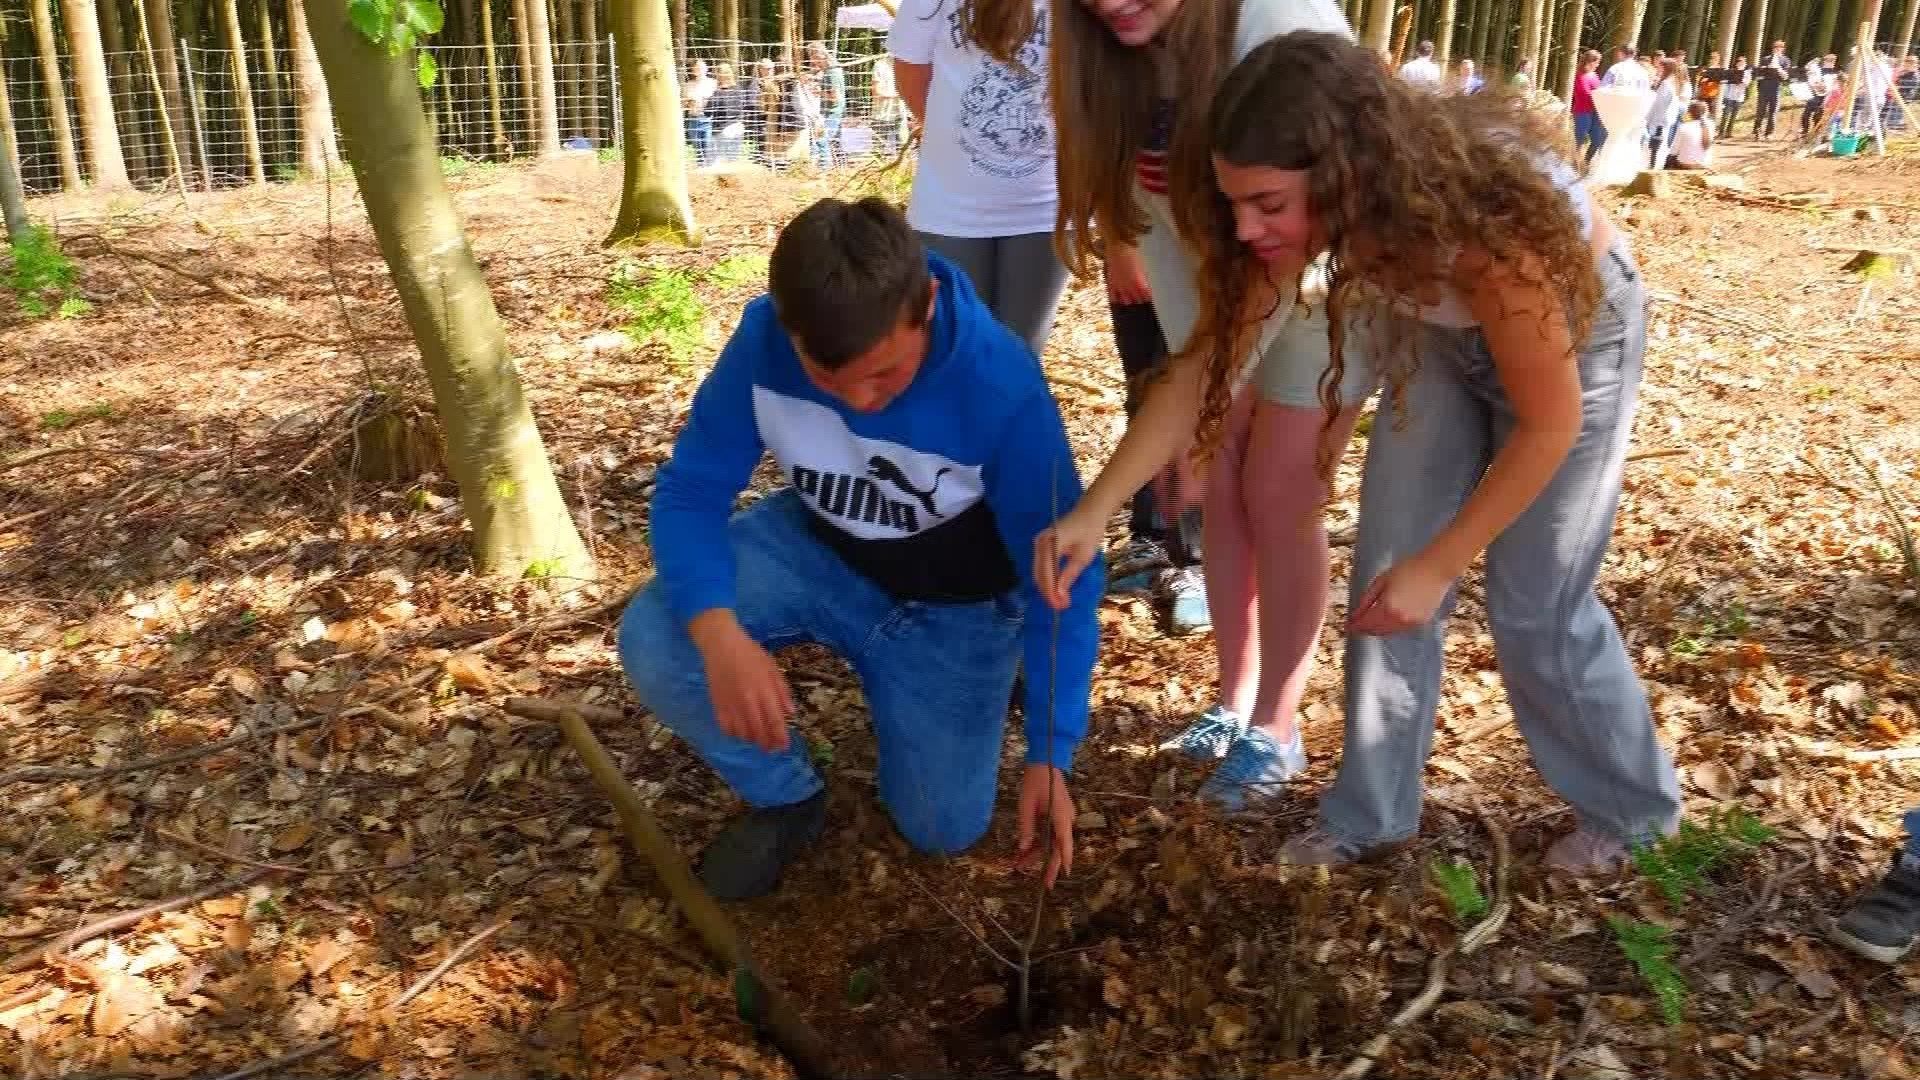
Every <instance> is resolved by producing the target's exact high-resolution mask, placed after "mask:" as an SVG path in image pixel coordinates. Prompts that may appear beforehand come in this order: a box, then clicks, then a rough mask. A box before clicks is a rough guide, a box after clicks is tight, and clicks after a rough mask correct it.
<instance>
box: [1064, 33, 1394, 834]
mask: <svg viewBox="0 0 1920 1080" xmlns="http://www.w3.org/2000/svg"><path fill="white" fill-rule="evenodd" d="M1053 13H1054V20H1055V25H1054V35H1055V36H1054V52H1053V61H1052V62H1053V73H1052V78H1053V100H1054V102H1055V107H1056V115H1057V117H1058V121H1059V132H1060V202H1061V210H1060V227H1059V232H1058V241H1059V243H1060V245H1061V247H1062V249H1063V251H1064V252H1065V253H1066V255H1067V258H1068V264H1069V265H1070V266H1072V267H1073V269H1074V270H1075V271H1076V272H1078V273H1080V274H1081V275H1083V276H1091V274H1092V272H1093V269H1094V263H1095V256H1096V254H1097V252H1096V248H1097V247H1104V249H1105V250H1104V254H1105V257H1106V273H1107V276H1108V278H1109V279H1110V280H1111V279H1113V278H1115V277H1119V278H1122V279H1127V278H1132V277H1141V278H1144V280H1145V282H1146V284H1147V286H1148V287H1149V290H1150V292H1151V294H1152V297H1153V305H1154V310H1155V311H1156V313H1157V314H1158V315H1159V318H1160V325H1161V328H1162V330H1163V331H1164V332H1165V334H1166V339H1167V344H1168V346H1169V348H1170V350H1171V351H1172V352H1174V353H1176V354H1177V353H1179V352H1181V351H1182V350H1183V349H1185V348H1186V347H1187V345H1188V339H1189V337H1190V335H1191V333H1192V331H1193V328H1194V325H1195V322H1196V320H1197V319H1198V317H1199V313H1200V311H1201V310H1202V306H1203V297H1205V296H1207V295H1209V294H1211V293H1212V292H1213V291H1215V290H1217V289H1219V288H1220V287H1221V286H1222V284H1223V283H1221V282H1219V281H1218V280H1215V279H1212V278H1209V277H1207V276H1205V275H1204V274H1203V273H1202V268H1201V265H1200V262H1199V259H1198V255H1197V252H1198V250H1199V249H1200V248H1201V246H1202V245H1203V244H1204V242H1205V241H1206V238H1207V235H1208V232H1209V231H1210V230H1212V229H1213V228H1215V227H1217V223H1216V222H1215V220H1214V219H1213V217H1212V216H1211V214H1210V208H1211V207H1212V205H1213V202H1214V199H1215V195H1214V192H1213V186H1212V180H1211V176H1210V172H1209V170H1208V166H1207V150H1206V142H1207V131H1206V126H1207V106H1208V102H1209V101H1210V100H1211V98H1212V94H1213V90H1214V88H1215V87H1216V86H1217V85H1218V84H1219V82H1220V80H1221V79H1222V78H1223V77H1225V75H1226V72H1227V70H1228V69H1229V68H1230V67H1232V66H1233V64H1234V62H1235V61H1237V60H1238V59H1239V58H1240V57H1243V56H1245V55H1246V54H1247V53H1248V52H1250V51H1252V50H1253V49H1254V47H1255V46H1257V45H1259V44H1260V43H1261V42H1263V41H1266V40H1267V39H1269V38H1271V37H1273V36H1275V35H1276V34H1282V33H1285V32H1287V31H1289V30H1297V29H1302V28H1309V29H1318V30H1325V31H1329V32H1332V33H1336V34H1340V35H1343V36H1345V35H1350V33H1351V32H1350V30H1349V29H1348V27H1347V22H1346V19H1345V17H1344V16H1342V15H1341V13H1340V8H1339V6H1338V5H1337V4H1336V3H1334V2H1333V0H1055V3H1054V7H1053ZM1295 300H1296V297H1295V296H1294V295H1292V294H1291V293H1290V294H1289V295H1288V296H1286V297H1285V298H1274V299H1273V300H1272V301H1271V302H1270V303H1269V304H1268V306H1267V308H1266V309H1264V310H1263V312H1262V314H1268V315H1270V317H1269V318H1267V319H1265V320H1264V322H1263V323H1262V325H1261V326H1260V328H1259V329H1258V331H1257V332H1254V333H1251V334H1250V335H1249V337H1248V338H1247V340H1246V341H1244V342H1242V343H1240V347H1239V349H1238V351H1237V353H1236V355H1237V356H1238V357H1239V358H1240V361H1241V362H1242V364H1243V366H1245V367H1246V368H1248V369H1250V374H1251V378H1250V380H1249V382H1250V385H1249V386H1248V387H1247V388H1246V392H1244V393H1242V394H1240V395H1239V396H1238V398H1237V400H1236V402H1235V404H1234V406H1233V409H1232V412H1231V416H1230V418H1229V419H1228V422H1227V425H1226V428H1225V433H1224V436H1223V438H1222V439H1221V440H1220V443H1219V445H1218V446H1217V447H1216V448H1214V450H1213V453H1212V455H1211V457H1210V459H1209V460H1208V462H1207V469H1206V475H1207V478H1206V492H1205V497H1204V522H1205V535H1206V540H1205V546H1206V552H1205V560H1206V565H1205V586H1206V594H1207V601H1208V603H1207V606H1208V609H1209V615H1210V617H1211V620H1212V625H1213V632H1214V641H1215V646H1216V648H1217V649H1218V658H1219V664H1220V697H1219V701H1218V704H1217V705H1216V706H1215V707H1214V708H1212V709H1209V710H1208V711H1206V712H1205V713H1202V714H1201V715H1200V716H1199V717H1196V718H1195V719H1194V721H1193V722H1192V723H1191V724H1189V725H1188V726H1187V728H1186V729H1185V730H1183V731H1181V732H1180V733H1179V734H1177V735H1175V736H1174V737H1173V738H1171V739H1169V740H1168V741H1167V743H1166V744H1165V745H1166V747H1167V748H1168V749H1173V750H1178V751H1180V752H1183V753H1186V754H1189V755H1191V756H1195V757H1199V758H1202V759H1221V760H1220V765H1219V766H1218V767H1217V768H1216V770H1215V771H1214V773H1213V775H1212V776H1211V777H1210V778H1209V779H1208V780H1207V782H1206V783H1205V784H1204V785H1203V786H1202V787H1201V789H1200V795H1201V797H1202V798H1203V799H1204V800H1206V801H1207V802H1209V803H1211V804H1213V805H1215V806H1217V807H1220V808H1222V809H1225V810H1229V811H1236V810H1239V809H1242V808H1244V807H1245V806H1247V804H1248V803H1249V802H1251V801H1252V800H1254V799H1257V798H1260V797H1263V796H1269V795H1273V794H1276V793H1277V792H1278V791H1279V789H1280V788H1281V787H1282V786H1283V785H1284V784H1285V783H1286V782H1287V781H1288V780H1290V779H1292V778H1293V777H1295V776H1297V775H1298V774H1299V773H1300V772H1301V771H1302V770H1303V769H1305V767H1306V751H1305V748H1304V746H1303V744H1302V742H1301V739H1300V731H1299V727H1298V725H1297V721H1296V714H1297V713H1298V711H1299V707H1300V701H1301V698H1302V696H1303V695H1304V693H1305V690H1306V681H1307V676H1308V673H1309V672H1310V670H1311V668H1312V663H1313V653H1314V645H1315V643H1316V642H1317V640H1318V638H1319V633H1320V625H1321V622H1322V620H1323V618H1324V617H1325V614H1326V609H1327V597H1328V579H1329V577H1330V559H1329V555H1328V545H1327V534H1326V529H1325V525H1324V522H1323V520H1322V514H1321V504H1322V502H1323V501H1324V500H1325V498H1326V495H1327V487H1326V485H1325V483H1324V482H1323V480H1322V478H1321V474H1320V470H1319V468H1318V466H1317V462H1319V461H1321V460H1323V459H1325V460H1332V459H1337V458H1338V457H1340V456H1341V455H1342V453H1344V451H1345V450H1346V446H1347V441H1348V438H1349V435H1350V433H1351V432H1352V430H1353V424H1354V420H1355V419H1356V418H1357V416H1358V414H1359V410H1360V405H1361V403H1362V401H1363V400H1364V399H1365V397H1366V396H1367V392H1368V389H1369V384H1368V381H1367V377H1366V373H1365V372H1363V371H1361V370H1359V369H1358V368H1355V369H1351V370H1350V372H1349V377H1348V378H1347V379H1346V380H1345V381H1344V382H1342V383H1341V384H1340V385H1336V386H1332V387H1328V388H1327V389H1328V390H1329V391H1330V394H1331V397H1332V398H1333V399H1334V400H1335V401H1336V402H1337V405H1336V407H1335V409H1334V412H1333V416H1332V419H1331V420H1329V417H1328V412H1327V406H1326V405H1325V404H1324V402H1323V399H1322V386H1321V381H1322V376H1323V375H1324V374H1325V373H1326V371H1327V344H1326V338H1327V334H1326V325H1327V324H1326V313H1325V308H1324V307H1323V306H1311V305H1305V304H1301V305H1296V304H1295V302H1294V301H1295ZM1193 371H1194V369H1193V367H1192V365H1190V364H1189V365H1179V364H1176V365H1174V368H1173V371H1172V372H1171V373H1170V374H1169V376H1168V377H1166V378H1162V379H1161V380H1159V381H1158V382H1157V383H1155V384H1154V385H1153V386H1152V387H1151V388H1150V389H1149V390H1148V392H1147V394H1146V397H1145V400H1144V401H1143V402H1142V403H1141V407H1140V410H1139V412H1138V413H1136V414H1135V416H1134V417H1133V418H1132V419H1131V420H1130V421H1129V423H1128V429H1127V435H1126V438H1125V439H1124V440H1122V442H1121V444H1120V448H1119V449H1118V450H1117V451H1116V452H1115V454H1114V456H1113V458H1112V459H1111V460H1110V461H1109V462H1108V463H1107V467H1106V468H1105V470H1103V471H1102V473H1101V475H1100V477H1099V479H1098V480H1096V481H1095V482H1094V484H1093V486H1092V487H1091V488H1090V489H1089V490H1088V491H1087V493H1086V495H1085V496H1083V497H1082V499H1081V501H1080V503H1079V508H1078V509H1076V510H1075V511H1074V512H1073V513H1072V514H1071V515H1069V518H1071V519H1072V521H1073V522H1074V523H1075V527H1074V528H1071V529H1069V528H1067V527H1066V524H1065V521H1064V520H1063V523H1062V527H1061V529H1060V531H1059V533H1058V536H1059V538H1060V540H1061V543H1062V549H1061V556H1062V557H1063V558H1064V559H1065V560H1066V564H1067V565H1066V567H1065V569H1064V571H1063V572H1062V575H1061V576H1064V577H1066V578H1069V579H1070V578H1071V577H1073V576H1075V575H1077V573H1078V572H1079V569H1080V568H1081V567H1084V566H1085V565H1086V563H1087V561H1088V560H1090V559H1091V558H1092V557H1093V555H1094V554H1095V553H1097V552H1098V551H1099V550H1100V548H1101V547H1102V546H1103V544H1104V539H1105V523H1106V520H1107V518H1108V517H1109V516H1110V515H1111V514H1112V513H1114V512H1116V511H1118V510H1119V508H1120V507H1121V506H1122V505H1124V504H1125V503H1126V501H1127V500H1128V499H1129V498H1130V497H1131V496H1132V495H1133V493H1134V492H1135V491H1137V490H1138V489H1139V488H1140V486H1141V485H1142V484H1144V483H1146V482H1148V481H1149V480H1151V479H1152V477H1153V476H1154V475H1155V473H1157V472H1158V471H1159V470H1160V469H1161V468H1162V467H1163V466H1164V465H1165V464H1166V463H1167V462H1168V461H1170V460H1172V459H1174V458H1175V457H1176V455H1179V454H1183V453H1186V452H1187V447H1186V446H1185V445H1182V444H1181V443H1180V442H1179V441H1176V439H1177V435H1179V434H1184V435H1186V436H1188V437H1190V436H1191V434H1192V432H1193V426H1194V425H1193V416H1194V411H1195V409H1196V408H1197V401H1198V395H1199V389H1200V387H1199V383H1198V381H1197V379H1195V378H1194V377H1193ZM1169 432H1173V433H1175V435H1176V439H1169V438H1168V437H1166V436H1167V433H1169ZM1256 463H1257V464H1256ZM1043 539H1046V538H1043ZM1036 566H1039V567H1041V571H1042V573H1043V574H1047V573H1048V572H1049V571H1052V570H1054V569H1055V568H1056V564H1055V563H1054V562H1053V561H1052V559H1051V558H1049V557H1047V556H1046V554H1045V552H1044V551H1042V552H1040V553H1039V557H1038V558H1037V560H1036ZM1043 587H1044V586H1043ZM1064 595H1065V593H1064V592H1062V593H1060V594H1059V596H1064ZM1058 598H1059V597H1056V599H1058Z"/></svg>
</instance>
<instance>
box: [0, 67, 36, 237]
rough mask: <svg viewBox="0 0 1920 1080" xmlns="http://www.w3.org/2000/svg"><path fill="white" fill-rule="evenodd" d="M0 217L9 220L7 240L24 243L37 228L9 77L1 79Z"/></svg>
mask: <svg viewBox="0 0 1920 1080" xmlns="http://www.w3.org/2000/svg"><path fill="white" fill-rule="evenodd" d="M0 217H5V218H6V222H7V242H8V243H9V244H22V243H25V242H26V239H27V234H28V233H29V232H31V231H32V229H33V221H32V220H31V219H30V218H28V217H27V193H26V190H25V189H24V188H23V187H22V186H21V184H20V144H19V142H18V140H17V139H16V138H15V137H14V131H13V102H12V101H11V100H9V99H8V97H7V80H5V79H0Z"/></svg>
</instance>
